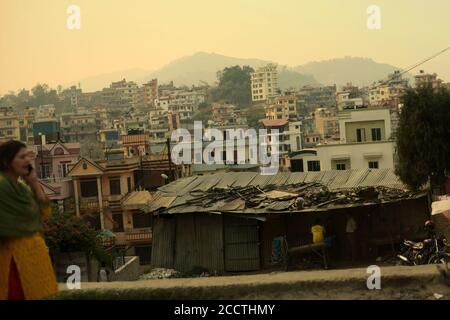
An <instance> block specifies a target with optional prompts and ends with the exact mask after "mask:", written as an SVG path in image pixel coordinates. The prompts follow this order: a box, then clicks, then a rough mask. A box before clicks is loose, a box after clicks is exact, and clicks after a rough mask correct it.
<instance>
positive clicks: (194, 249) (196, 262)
mask: <svg viewBox="0 0 450 320" xmlns="http://www.w3.org/2000/svg"><path fill="white" fill-rule="evenodd" d="M176 222H177V223H176V241H175V242H176V245H175V264H174V266H175V269H176V270H178V271H181V272H189V271H191V270H192V269H193V268H194V267H202V268H205V269H207V270H208V272H210V273H214V272H217V273H222V272H223V271H224V262H223V233H222V216H221V215H215V214H178V215H176Z"/></svg>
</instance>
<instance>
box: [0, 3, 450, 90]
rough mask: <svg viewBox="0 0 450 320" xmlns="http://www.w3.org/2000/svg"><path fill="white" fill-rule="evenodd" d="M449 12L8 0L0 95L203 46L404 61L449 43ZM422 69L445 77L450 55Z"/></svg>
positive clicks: (0, 29) (286, 60)
mask: <svg viewBox="0 0 450 320" xmlns="http://www.w3.org/2000/svg"><path fill="white" fill-rule="evenodd" d="M71 4H75V5H77V6H79V7H80V10H81V29H79V30H69V29H68V28H67V27H66V21H67V18H68V16H69V14H68V13H67V12H66V10H67V8H68V6H69V5H71ZM371 4H376V5H378V6H379V7H380V9H381V29H380V30H369V29H368V28H367V26H366V22H367V19H368V16H369V14H368V13H367V8H368V6H369V5H371ZM449 10H450V2H448V1H446V0H436V1H432V2H423V1H418V0H414V1H406V0H399V1H395V2H393V1H387V0H378V1H375V2H374V1H366V0H363V1H360V0H349V1H345V3H343V2H341V1H334V0H333V1H331V0H326V1H320V2H310V1H294V0H283V1H273V0H270V1H263V2H262V1H255V0H244V1H236V0H234V1H226V2H218V1H203V0H201V1H197V0H195V1H189V2H187V1H159V0H158V1H133V3H132V4H130V3H129V2H125V1H106V0H98V1H87V0H76V1H67V0H64V1H57V2H56V1H51V0H42V1H25V0H3V1H1V3H0V50H1V52H2V59H0V74H1V75H2V77H1V79H0V94H5V93H7V92H8V91H10V90H14V91H17V90H19V89H21V88H27V89H29V88H31V87H32V86H34V85H35V84H36V83H48V84H49V85H50V86H52V87H56V86H57V85H59V84H61V85H63V86H64V85H68V84H72V83H77V82H78V81H80V79H83V78H86V77H91V76H98V75H101V74H105V73H111V72H118V71H122V70H128V69H135V68H138V69H142V70H145V71H147V70H148V71H149V72H151V71H154V70H157V69H159V68H161V67H163V66H164V65H166V64H167V63H170V62H171V61H173V60H176V59H179V58H181V57H183V56H186V55H192V54H194V53H195V52H198V51H205V52H215V53H218V54H222V55H226V56H230V57H236V58H254V59H262V60H269V61H274V62H277V63H280V64H283V65H288V66H292V67H294V66H298V65H302V64H305V63H308V62H311V61H321V60H327V59H333V58H341V57H345V56H353V57H367V58H371V59H373V60H375V61H376V62H379V63H387V64H390V65H394V66H396V67H398V68H405V67H407V66H410V65H412V64H414V63H416V62H417V61H420V60H422V59H424V58H426V57H428V56H430V55H432V54H433V53H435V52H437V51H439V50H442V49H443V48H445V47H448V45H449V42H450V41H449V39H448V35H447V34H446V32H445V31H447V30H449V29H450V20H449V19H448V12H449ZM439 30H440V31H442V32H439ZM423 68H424V69H426V70H427V71H428V72H436V73H438V74H439V76H440V77H441V78H442V79H443V80H444V81H449V80H450V54H449V53H448V52H447V53H445V54H443V55H442V56H440V57H438V58H436V59H434V60H432V61H430V62H429V63H427V64H426V65H424V66H423ZM119 79H120V78H119ZM119 79H117V80H119ZM105 85H106V83H105Z"/></svg>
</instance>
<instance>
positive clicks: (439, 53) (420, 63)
mask: <svg viewBox="0 0 450 320" xmlns="http://www.w3.org/2000/svg"><path fill="white" fill-rule="evenodd" d="M448 50H450V47H447V48H445V49H443V50H441V51H439V52H437V53H435V54H433V55H432V56H430V57H428V58H426V59H424V60H421V61H419V62H417V63H415V64H413V65H411V66H410V67H407V68H406V69H404V70H403V71H402V72H399V73H398V74H395V75H394V76H393V77H392V78H389V79H388V80H385V81H382V82H380V83H378V84H377V85H375V86H373V87H371V88H370V89H376V88H377V87H379V86H382V85H385V84H388V83H389V82H391V81H392V80H394V79H395V78H399V77H400V76H402V75H404V74H405V73H408V72H409V71H411V70H413V69H415V68H417V67H418V66H421V65H422V64H424V63H426V62H428V61H430V60H432V59H434V58H436V57H437V56H440V55H441V54H443V53H444V52H446V51H448Z"/></svg>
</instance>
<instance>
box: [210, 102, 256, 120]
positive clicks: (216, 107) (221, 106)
mask: <svg viewBox="0 0 450 320" xmlns="http://www.w3.org/2000/svg"><path fill="white" fill-rule="evenodd" d="M211 120H212V122H213V123H214V124H215V125H221V126H223V125H246V124H247V118H246V113H245V112H243V111H242V110H239V109H237V108H236V106H235V105H233V104H230V103H225V102H224V103H220V102H219V103H213V104H212V117H211Z"/></svg>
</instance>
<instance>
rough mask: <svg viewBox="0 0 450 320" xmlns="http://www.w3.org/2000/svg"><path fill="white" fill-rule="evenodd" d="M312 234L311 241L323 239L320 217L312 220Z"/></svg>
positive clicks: (323, 230)
mask: <svg viewBox="0 0 450 320" xmlns="http://www.w3.org/2000/svg"><path fill="white" fill-rule="evenodd" d="M311 233H312V235H313V243H319V242H322V241H324V240H325V228H324V227H323V226H322V225H321V224H320V219H319V218H316V219H315V220H314V225H313V226H312V227H311Z"/></svg>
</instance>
